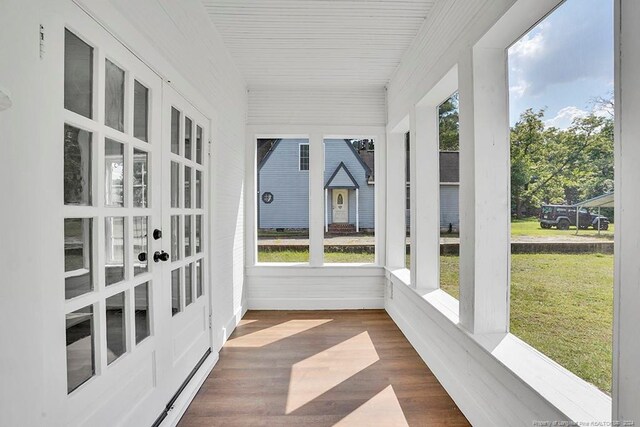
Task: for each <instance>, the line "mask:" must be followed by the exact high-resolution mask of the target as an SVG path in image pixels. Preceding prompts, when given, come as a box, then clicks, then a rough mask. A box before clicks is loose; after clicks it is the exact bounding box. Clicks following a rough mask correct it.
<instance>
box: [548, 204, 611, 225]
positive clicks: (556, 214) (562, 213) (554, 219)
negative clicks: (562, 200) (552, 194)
mask: <svg viewBox="0 0 640 427" xmlns="http://www.w3.org/2000/svg"><path fill="white" fill-rule="evenodd" d="M576 209H577V208H576V207H575V206H566V205H543V206H542V210H541V211H540V227H542V228H551V227H556V228H557V229H558V230H568V229H569V226H572V225H573V226H575V225H576ZM598 219H600V221H599V224H600V230H607V229H609V218H607V217H606V216H602V215H596V214H592V213H591V212H589V210H588V209H586V208H580V210H579V211H578V216H577V220H578V224H579V226H580V228H581V229H586V228H589V227H593V228H594V230H597V229H598Z"/></svg>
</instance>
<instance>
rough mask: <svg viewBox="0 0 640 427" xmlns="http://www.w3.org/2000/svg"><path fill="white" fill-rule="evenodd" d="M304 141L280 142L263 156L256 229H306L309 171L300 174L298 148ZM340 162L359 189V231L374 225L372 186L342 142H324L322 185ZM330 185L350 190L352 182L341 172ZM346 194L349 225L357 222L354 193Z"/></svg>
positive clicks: (330, 198) (362, 167)
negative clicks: (269, 198)
mask: <svg viewBox="0 0 640 427" xmlns="http://www.w3.org/2000/svg"><path fill="white" fill-rule="evenodd" d="M302 143H308V141H307V140H305V139H283V140H280V141H279V142H278V143H277V145H275V146H274V148H273V149H272V151H271V152H270V153H269V154H268V155H267V156H265V158H264V160H263V161H262V164H261V165H260V166H259V170H258V195H257V197H258V227H259V228H309V171H300V170H298V168H299V157H298V155H299V152H298V150H299V148H298V147H299V145H300V144H302ZM340 162H343V163H344V164H345V166H346V167H347V168H348V169H349V172H350V173H351V175H352V176H353V179H354V180H355V181H356V183H357V184H358V186H359V193H360V194H359V212H360V228H361V229H363V228H364V229H373V228H374V226H375V217H374V215H375V214H374V209H375V186H374V185H372V184H368V183H367V178H368V176H367V167H366V166H365V165H363V163H362V162H361V161H360V160H359V157H358V154H357V153H356V152H355V151H354V150H352V149H351V148H350V146H349V145H348V144H347V143H346V142H345V141H344V140H343V139H328V140H325V171H324V183H325V184H327V181H328V180H329V178H331V176H332V175H333V173H334V172H335V170H336V169H337V168H338V166H339V165H340ZM332 186H333V187H337V186H345V187H352V186H353V182H352V181H351V179H350V178H349V177H348V175H347V174H346V173H343V171H340V172H339V173H338V175H336V177H335V179H334V180H332ZM265 192H270V193H272V194H273V201H272V202H271V203H269V204H267V203H264V202H263V201H262V195H263V194H264V193H265ZM348 192H349V223H350V224H354V225H355V223H356V191H355V190H353V189H350V190H348ZM332 196H333V194H332V189H331V188H329V189H328V197H329V200H328V207H327V209H328V218H329V224H331V223H332V221H333V219H332V208H333V207H332V203H333V199H332Z"/></svg>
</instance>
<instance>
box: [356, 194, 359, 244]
mask: <svg viewBox="0 0 640 427" xmlns="http://www.w3.org/2000/svg"><path fill="white" fill-rule="evenodd" d="M359 232H360V190H358V189H357V188H356V233H359Z"/></svg>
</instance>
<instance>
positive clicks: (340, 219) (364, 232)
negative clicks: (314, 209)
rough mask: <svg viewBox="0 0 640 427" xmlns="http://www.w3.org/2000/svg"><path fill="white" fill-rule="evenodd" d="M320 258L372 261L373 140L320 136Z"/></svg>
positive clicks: (340, 261)
mask: <svg viewBox="0 0 640 427" xmlns="http://www.w3.org/2000/svg"><path fill="white" fill-rule="evenodd" d="M323 178H324V180H323V187H324V200H325V204H324V207H325V212H324V219H325V221H324V223H325V229H324V262H325V263H373V262H375V204H376V195H375V180H376V177H375V140H374V139H349V138H347V139H325V140H324V176H323Z"/></svg>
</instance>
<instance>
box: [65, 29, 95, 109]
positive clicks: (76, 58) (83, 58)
mask: <svg viewBox="0 0 640 427" xmlns="http://www.w3.org/2000/svg"><path fill="white" fill-rule="evenodd" d="M64 108H65V109H67V110H69V111H73V112H74V113H77V114H80V115H81V116H85V117H87V118H89V119H91V118H92V117H93V48H92V47H91V46H89V45H88V44H87V43H85V42H84V41H82V40H81V39H80V37H78V36H76V35H75V34H73V33H72V32H71V31H69V30H66V29H65V32H64Z"/></svg>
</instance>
